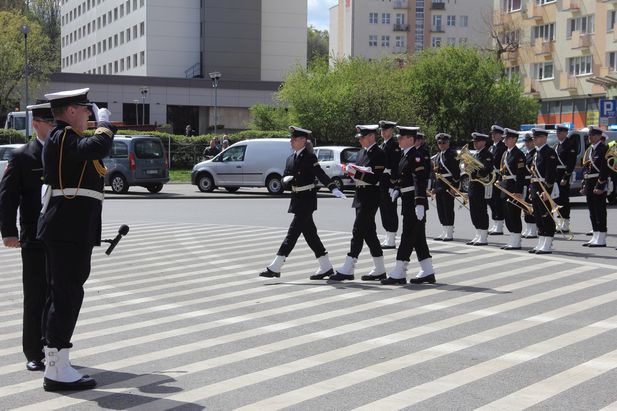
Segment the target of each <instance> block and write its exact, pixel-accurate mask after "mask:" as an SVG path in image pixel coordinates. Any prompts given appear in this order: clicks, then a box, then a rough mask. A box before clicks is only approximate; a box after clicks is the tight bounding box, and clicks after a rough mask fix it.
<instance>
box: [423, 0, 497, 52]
mask: <svg viewBox="0 0 617 411" xmlns="http://www.w3.org/2000/svg"><path fill="white" fill-rule="evenodd" d="M433 16H441V28H442V30H443V32H441V33H436V32H431V41H430V43H429V46H431V45H433V44H434V42H433V38H438V39H439V40H440V42H441V45H451V44H452V43H454V44H455V45H463V44H467V45H469V46H478V47H480V48H489V47H491V44H492V38H491V35H490V24H491V22H492V19H493V0H444V10H431V19H430V27H431V29H435V27H433V21H434V20H433ZM448 17H450V22H451V25H448ZM465 22H466V24H465ZM452 23H453V25H452Z"/></svg>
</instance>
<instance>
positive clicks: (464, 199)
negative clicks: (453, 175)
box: [435, 173, 469, 210]
mask: <svg viewBox="0 0 617 411" xmlns="http://www.w3.org/2000/svg"><path fill="white" fill-rule="evenodd" d="M435 177H436V178H437V179H438V180H439V181H441V182H443V183H444V184H445V185H447V186H448V188H449V189H450V190H449V191H448V194H450V195H451V196H452V197H454V199H455V200H456V201H458V202H459V203H461V207H465V208H466V209H468V210H469V207H467V203H468V202H469V197H468V196H467V195H466V194H465V193H463V192H462V191H461V190H459V189H458V188H456V187H454V186H453V185H452V183H450V182H449V181H448V179H447V178H445V177H444V176H443V175H441V173H435Z"/></svg>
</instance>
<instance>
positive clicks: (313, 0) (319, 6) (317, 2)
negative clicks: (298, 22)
mask: <svg viewBox="0 0 617 411" xmlns="http://www.w3.org/2000/svg"><path fill="white" fill-rule="evenodd" d="M337 3H338V0H308V25H309V26H313V27H315V28H317V29H319V30H328V19H329V17H330V12H329V9H330V7H332V6H334V5H336V4H337Z"/></svg>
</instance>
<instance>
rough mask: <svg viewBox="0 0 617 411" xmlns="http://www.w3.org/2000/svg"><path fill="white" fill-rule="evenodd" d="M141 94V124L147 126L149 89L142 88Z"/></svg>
mask: <svg viewBox="0 0 617 411" xmlns="http://www.w3.org/2000/svg"><path fill="white" fill-rule="evenodd" d="M139 92H140V93H141V124H146V96H147V95H148V89H147V88H145V87H142V88H140V89H139Z"/></svg>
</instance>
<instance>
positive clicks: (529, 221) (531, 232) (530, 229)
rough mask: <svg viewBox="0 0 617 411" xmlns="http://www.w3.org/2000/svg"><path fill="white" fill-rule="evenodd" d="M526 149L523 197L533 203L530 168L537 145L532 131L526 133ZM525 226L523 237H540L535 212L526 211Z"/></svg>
mask: <svg viewBox="0 0 617 411" xmlns="http://www.w3.org/2000/svg"><path fill="white" fill-rule="evenodd" d="M524 142H525V150H526V151H527V153H526V154H525V188H524V190H523V198H524V199H525V201H526V202H527V203H531V202H532V201H531V189H530V187H529V186H530V185H531V173H530V172H529V170H530V169H531V165H532V164H533V158H534V157H535V155H536V146H534V144H533V137H532V136H531V133H526V134H525V138H524ZM524 220H525V223H524V226H525V228H524V229H523V232H522V233H521V237H522V238H538V226H536V219H535V217H534V216H533V214H527V213H525V217H524Z"/></svg>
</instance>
